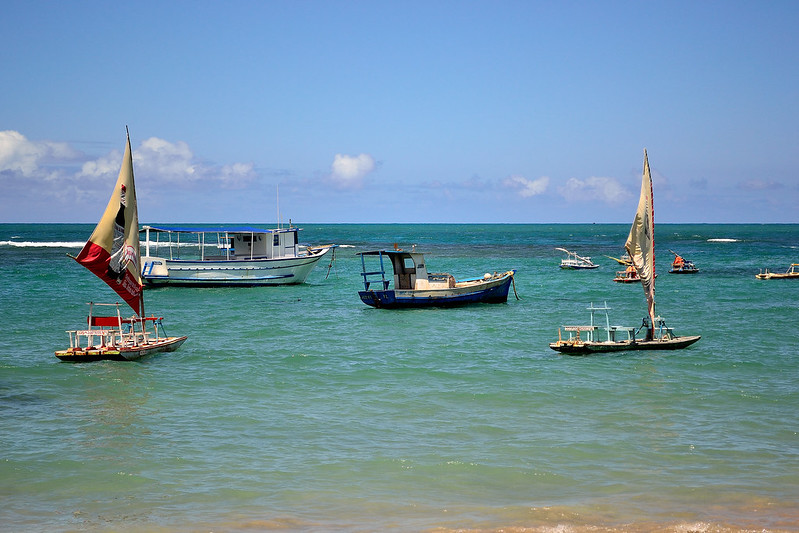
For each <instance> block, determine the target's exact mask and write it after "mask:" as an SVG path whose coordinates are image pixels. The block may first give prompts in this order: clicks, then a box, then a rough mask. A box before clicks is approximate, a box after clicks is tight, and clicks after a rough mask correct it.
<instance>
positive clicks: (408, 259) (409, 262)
mask: <svg viewBox="0 0 799 533" xmlns="http://www.w3.org/2000/svg"><path fill="white" fill-rule="evenodd" d="M414 268H415V265H414V264H413V258H411V257H406V258H405V270H414Z"/></svg>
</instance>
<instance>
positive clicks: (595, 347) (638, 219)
mask: <svg viewBox="0 0 799 533" xmlns="http://www.w3.org/2000/svg"><path fill="white" fill-rule="evenodd" d="M624 248H625V250H627V253H628V254H629V255H630V259H631V261H632V265H633V268H635V271H636V272H637V273H638V277H639V278H640V280H641V285H642V286H643V288H644V295H645V296H646V304H647V314H648V316H647V317H645V318H644V320H643V324H642V325H641V327H640V328H638V331H637V332H636V331H635V328H623V327H619V326H611V325H610V320H609V319H607V317H606V326H605V327H604V328H602V327H601V326H598V325H595V324H594V320H593V313H594V311H597V310H600V311H605V312H606V315H607V310H608V309H609V308H608V307H607V304H606V305H605V307H604V308H595V307H594V306H593V304H591V307H589V310H590V311H591V313H592V314H591V325H590V326H564V327H563V329H564V330H565V331H566V332H567V333H568V335H569V338H568V339H564V338H563V336H562V334H561V330H560V328H559V329H558V341H557V342H553V343H551V344H550V345H549V347H550V348H552V349H553V350H556V351H558V352H562V353H566V354H573V355H580V354H586V353H593V352H618V351H624V350H678V349H681V348H685V347H686V346H690V345H691V344H693V343H695V342H696V341H698V340H699V339H700V338H701V337H700V336H699V335H695V336H676V335H674V330H673V328H670V327H667V326H666V321H665V320H664V319H663V317H661V316H655V277H656V275H655V211H654V197H653V190H652V177H651V175H650V172H649V158H648V156H647V153H646V150H644V171H643V177H642V178H641V195H640V198H639V200H638V210H637V211H636V213H635V218H634V219H633V224H632V227H631V228H630V234H629V236H628V237H627V242H626V243H625V244H624ZM601 329H604V330H605V332H606V338H605V340H601V339H600V338H599V337H600V335H599V330H601ZM642 330H645V333H644V337H643V338H642V339H639V338H637V337H638V335H639V334H641V331H642ZM620 332H623V333H624V334H625V335H617V334H618V333H620ZM581 333H584V334H585V338H581V335H580V334H581ZM617 336H619V337H622V336H626V338H619V339H617Z"/></svg>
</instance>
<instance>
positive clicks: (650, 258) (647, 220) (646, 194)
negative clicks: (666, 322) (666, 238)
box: [624, 150, 655, 326]
mask: <svg viewBox="0 0 799 533" xmlns="http://www.w3.org/2000/svg"><path fill="white" fill-rule="evenodd" d="M624 249H625V250H627V253H628V254H630V258H631V259H632V262H633V266H635V270H636V271H637V272H638V276H639V277H640V278H641V284H642V285H643V286H644V294H645V295H646V303H647V308H648V311H649V318H650V320H651V322H650V324H651V325H652V326H654V324H655V206H654V203H653V198H652V177H651V175H650V174H649V158H648V157H647V154H646V150H644V174H643V177H642V179H641V197H640V199H639V200H638V211H636V212H635V218H634V219H633V225H632V227H631V228H630V235H629V236H628V237H627V242H626V243H625V244H624Z"/></svg>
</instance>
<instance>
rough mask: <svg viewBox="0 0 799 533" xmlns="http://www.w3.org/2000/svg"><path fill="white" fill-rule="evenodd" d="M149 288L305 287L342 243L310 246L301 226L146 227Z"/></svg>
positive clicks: (145, 270)
mask: <svg viewBox="0 0 799 533" xmlns="http://www.w3.org/2000/svg"><path fill="white" fill-rule="evenodd" d="M142 231H143V232H144V234H145V242H144V247H145V253H144V257H143V258H142V277H143V279H144V282H145V283H146V284H147V286H153V287H157V286H162V285H177V286H195V287H200V286H228V285H235V286H253V285H292V284H299V283H305V280H306V279H307V278H308V275H309V274H310V273H311V271H312V270H313V269H314V267H315V266H316V264H317V263H318V262H319V260H320V259H322V258H323V257H324V256H325V255H326V254H327V253H328V252H330V251H331V250H334V249H335V248H336V246H337V245H335V244H327V245H324V246H304V245H300V244H299V241H298V232H299V231H300V228H296V227H293V226H289V227H288V228H277V229H262V228H255V227H249V226H245V227H180V226H144V227H143V228H142Z"/></svg>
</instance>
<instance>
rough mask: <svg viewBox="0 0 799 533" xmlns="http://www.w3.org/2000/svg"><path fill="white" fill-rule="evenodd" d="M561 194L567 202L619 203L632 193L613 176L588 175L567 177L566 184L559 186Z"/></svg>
mask: <svg viewBox="0 0 799 533" xmlns="http://www.w3.org/2000/svg"><path fill="white" fill-rule="evenodd" d="M558 192H560V194H561V196H563V197H564V198H565V199H566V200H567V201H569V202H590V201H596V202H602V203H606V204H610V205H619V204H622V203H624V202H625V201H626V200H628V199H629V198H631V197H632V193H630V191H628V190H627V189H625V188H624V187H622V186H621V185H620V184H619V182H618V181H616V180H615V179H614V178H597V177H590V178H588V179H586V180H579V179H577V178H569V180H568V181H566V185H565V186H563V187H561V188H559V189H558Z"/></svg>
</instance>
